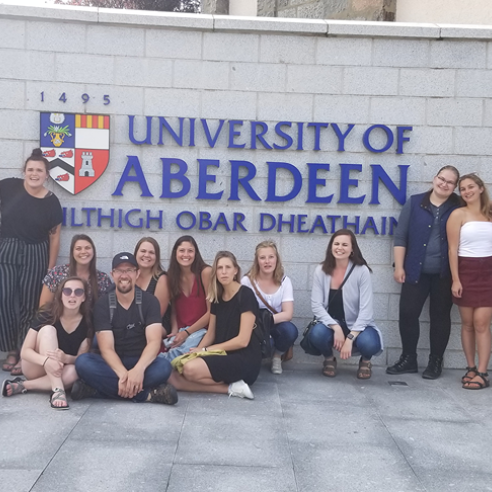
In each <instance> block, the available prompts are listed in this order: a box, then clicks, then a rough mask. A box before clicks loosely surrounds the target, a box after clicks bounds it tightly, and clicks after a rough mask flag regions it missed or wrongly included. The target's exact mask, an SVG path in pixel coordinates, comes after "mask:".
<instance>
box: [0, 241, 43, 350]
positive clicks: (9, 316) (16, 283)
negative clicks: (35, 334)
mask: <svg viewBox="0 0 492 492" xmlns="http://www.w3.org/2000/svg"><path fill="white" fill-rule="evenodd" d="M48 247H49V243H48V241H44V242H42V243H37V244H27V243H25V242H24V241H21V240H19V239H14V238H6V239H1V240H0V351H3V352H7V351H10V350H16V349H18V348H20V347H21V345H22V342H23V341H24V338H25V336H26V334H27V331H28V330H29V328H30V323H31V321H32V319H33V318H34V316H35V314H36V311H37V309H38V307H39V297H40V295H41V289H42V287H43V284H42V280H43V278H44V276H45V275H46V272H47V270H48Z"/></svg>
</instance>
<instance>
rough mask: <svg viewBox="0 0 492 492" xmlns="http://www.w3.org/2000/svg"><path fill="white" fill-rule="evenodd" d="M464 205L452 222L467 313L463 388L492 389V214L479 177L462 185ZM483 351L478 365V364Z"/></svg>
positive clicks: (459, 299)
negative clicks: (491, 363)
mask: <svg viewBox="0 0 492 492" xmlns="http://www.w3.org/2000/svg"><path fill="white" fill-rule="evenodd" d="M458 189H459V191H460V195H461V198H462V200H463V203H464V205H465V206H464V207H461V208H458V209H456V210H454V211H453V213H452V214H451V216H450V217H449V220H448V223H447V235H448V242H449V264H450V267H451V275H452V277H453V284H452V288H451V290H452V294H453V302H454V303H455V304H457V305H458V307H459V310H460V315H461V342H462V345H463V351H464V352H465V357H466V363H467V367H466V373H465V375H464V376H463V377H462V378H461V381H462V383H463V388H465V389H471V390H477V389H483V388H487V387H488V386H489V385H490V382H489V377H488V373H487V367H488V364H489V359H490V348H491V335H490V321H491V319H492V215H491V211H490V198H489V194H488V192H487V189H486V188H485V184H484V182H483V181H482V180H481V179H480V178H479V177H478V176H477V175H476V174H467V175H465V176H462V177H461V179H460V180H459V183H458ZM475 353H478V365H475Z"/></svg>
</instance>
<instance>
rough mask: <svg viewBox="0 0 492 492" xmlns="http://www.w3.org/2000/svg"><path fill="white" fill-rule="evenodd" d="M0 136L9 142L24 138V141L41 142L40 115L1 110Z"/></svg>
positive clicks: (30, 112)
mask: <svg viewBox="0 0 492 492" xmlns="http://www.w3.org/2000/svg"><path fill="white" fill-rule="evenodd" d="M0 134H1V135H2V138H4V139H7V140H16V139H20V138H21V137H22V139H23V140H24V139H29V140H34V141H36V140H37V141H38V142H39V113H37V112H34V111H25V110H24V111H22V110H19V109H15V110H14V109H0ZM38 145H39V144H38ZM31 148H32V147H31Z"/></svg>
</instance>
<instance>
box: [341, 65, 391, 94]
mask: <svg viewBox="0 0 492 492" xmlns="http://www.w3.org/2000/svg"><path fill="white" fill-rule="evenodd" d="M343 93H344V94H355V95H361V94H363V95H381V96H390V95H396V94H397V93H398V70H397V69H394V68H376V67H367V68H363V67H360V68H359V67H345V68H344V76H343Z"/></svg>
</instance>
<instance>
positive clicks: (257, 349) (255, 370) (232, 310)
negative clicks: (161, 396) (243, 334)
mask: <svg viewBox="0 0 492 492" xmlns="http://www.w3.org/2000/svg"><path fill="white" fill-rule="evenodd" d="M248 311H251V312H252V313H253V314H254V315H255V316H256V315H257V314H258V301H257V300H256V296H255V294H254V292H253V291H252V290H251V289H250V288H249V287H245V286H241V288H240V289H239V290H238V291H237V293H236V295H235V296H234V297H233V298H232V299H230V300H229V301H224V300H222V299H221V300H219V302H217V303H215V302H214V303H212V306H211V307H210V314H214V315H215V316H216V322H215V340H214V344H218V343H223V342H227V341H228V340H231V339H232V338H234V337H236V336H237V335H238V334H239V326H240V323H241V314H242V313H246V312H248ZM203 360H204V361H205V363H206V364H207V366H208V368H209V370H210V374H211V375H212V379H213V380H214V381H216V382H217V383H227V384H230V383H234V382H235V381H239V380H241V379H242V380H243V381H244V382H246V383H247V384H253V383H254V382H255V381H256V378H257V377H258V374H259V373H260V367H261V345H260V342H259V340H258V337H256V336H255V334H254V332H253V333H252V335H251V340H250V341H249V344H248V346H247V347H246V348H243V349H240V350H233V351H228V352H227V355H225V356H212V357H204V358H203Z"/></svg>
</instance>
